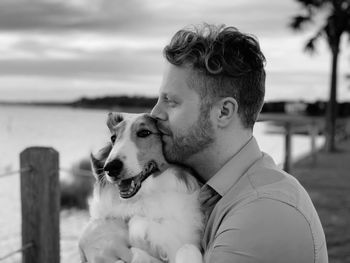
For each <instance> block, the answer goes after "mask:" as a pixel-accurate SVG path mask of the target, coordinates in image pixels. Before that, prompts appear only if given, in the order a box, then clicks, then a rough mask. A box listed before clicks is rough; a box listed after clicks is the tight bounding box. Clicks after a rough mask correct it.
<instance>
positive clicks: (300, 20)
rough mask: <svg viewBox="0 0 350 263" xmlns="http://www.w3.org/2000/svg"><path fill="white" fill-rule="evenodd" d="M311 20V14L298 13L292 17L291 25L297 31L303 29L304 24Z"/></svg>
mask: <svg viewBox="0 0 350 263" xmlns="http://www.w3.org/2000/svg"><path fill="white" fill-rule="evenodd" d="M310 21H311V17H310V16H309V15H297V16H294V17H293V18H292V21H291V22H290V24H289V27H290V28H292V29H294V30H296V31H299V30H302V29H303V28H302V27H303V26H304V24H306V23H307V22H310Z"/></svg>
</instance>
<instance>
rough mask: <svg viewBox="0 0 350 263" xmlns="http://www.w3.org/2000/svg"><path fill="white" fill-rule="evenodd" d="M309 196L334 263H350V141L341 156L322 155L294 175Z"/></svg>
mask: <svg viewBox="0 0 350 263" xmlns="http://www.w3.org/2000/svg"><path fill="white" fill-rule="evenodd" d="M291 173H292V174H293V175H294V176H295V177H296V178H298V180H299V181H300V182H301V184H302V185H303V186H304V187H305V188H306V190H307V191H308V192H309V194H310V196H311V198H312V200H313V202H314V205H315V207H316V210H317V211H318V214H319V216H320V219H321V222H322V225H323V227H324V230H325V234H326V240H327V247H328V255H329V262H330V263H344V262H350V194H349V193H350V139H348V140H345V141H340V142H338V152H336V153H332V154H330V153H325V152H324V151H320V152H319V153H318V154H317V160H316V161H315V162H314V161H313V160H312V158H310V157H308V158H304V159H302V160H300V161H299V162H297V163H296V164H294V166H293V169H292V172H291Z"/></svg>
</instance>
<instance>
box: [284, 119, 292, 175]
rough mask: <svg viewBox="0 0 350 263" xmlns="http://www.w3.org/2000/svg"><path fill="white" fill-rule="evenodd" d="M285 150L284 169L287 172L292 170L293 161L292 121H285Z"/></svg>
mask: <svg viewBox="0 0 350 263" xmlns="http://www.w3.org/2000/svg"><path fill="white" fill-rule="evenodd" d="M284 128H285V139H284V140H285V150H284V165H283V170H285V171H286V172H287V173H289V172H290V169H291V166H292V163H291V159H292V124H291V123H290V122H286V123H285V126H284Z"/></svg>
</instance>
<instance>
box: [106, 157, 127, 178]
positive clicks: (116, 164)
mask: <svg viewBox="0 0 350 263" xmlns="http://www.w3.org/2000/svg"><path fill="white" fill-rule="evenodd" d="M122 169H123V162H122V161H121V160H119V159H114V160H113V161H110V162H108V163H106V164H105V166H104V167H103V170H104V171H105V172H107V174H108V175H109V176H110V177H114V178H117V177H118V176H119V174H120V172H121V170H122Z"/></svg>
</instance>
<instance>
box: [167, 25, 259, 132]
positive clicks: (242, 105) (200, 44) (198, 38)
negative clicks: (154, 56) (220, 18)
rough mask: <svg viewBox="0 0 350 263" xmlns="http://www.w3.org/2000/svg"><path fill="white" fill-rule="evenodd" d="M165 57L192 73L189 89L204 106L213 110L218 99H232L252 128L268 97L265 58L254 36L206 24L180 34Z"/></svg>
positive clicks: (242, 119) (169, 47) (175, 37)
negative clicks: (265, 98)
mask: <svg viewBox="0 0 350 263" xmlns="http://www.w3.org/2000/svg"><path fill="white" fill-rule="evenodd" d="M164 55H165V57H166V59H167V60H168V61H169V62H170V63H171V64H173V65H175V66H189V67H190V68H191V69H192V70H193V74H192V75H193V77H191V78H190V79H189V80H188V81H189V87H190V88H193V89H195V90H196V91H197V92H198V93H199V95H200V96H201V99H202V101H203V103H202V105H204V104H205V106H206V107H209V108H210V107H211V105H212V104H213V103H214V102H215V101H216V100H217V99H220V98H224V97H233V98H234V99H235V100H236V101H237V103H238V114H239V116H240V118H241V121H242V124H243V126H244V127H245V128H253V126H254V123H255V121H256V119H257V117H258V114H259V112H260V111H261V108H262V105H263V103H264V95H265V70H264V64H265V57H264V55H263V53H262V52H261V50H260V46H259V43H258V41H257V40H256V39H255V37H253V36H251V35H248V34H243V33H241V32H239V31H238V30H237V29H236V28H235V27H225V26H224V25H221V26H215V25H209V24H203V25H201V26H197V27H195V26H193V27H191V28H185V29H182V30H180V31H178V32H177V33H176V34H175V35H174V36H173V38H172V40H171V42H170V44H169V45H167V46H166V47H165V48H164ZM201 108H203V107H201ZM203 110H206V109H205V108H203Z"/></svg>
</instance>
